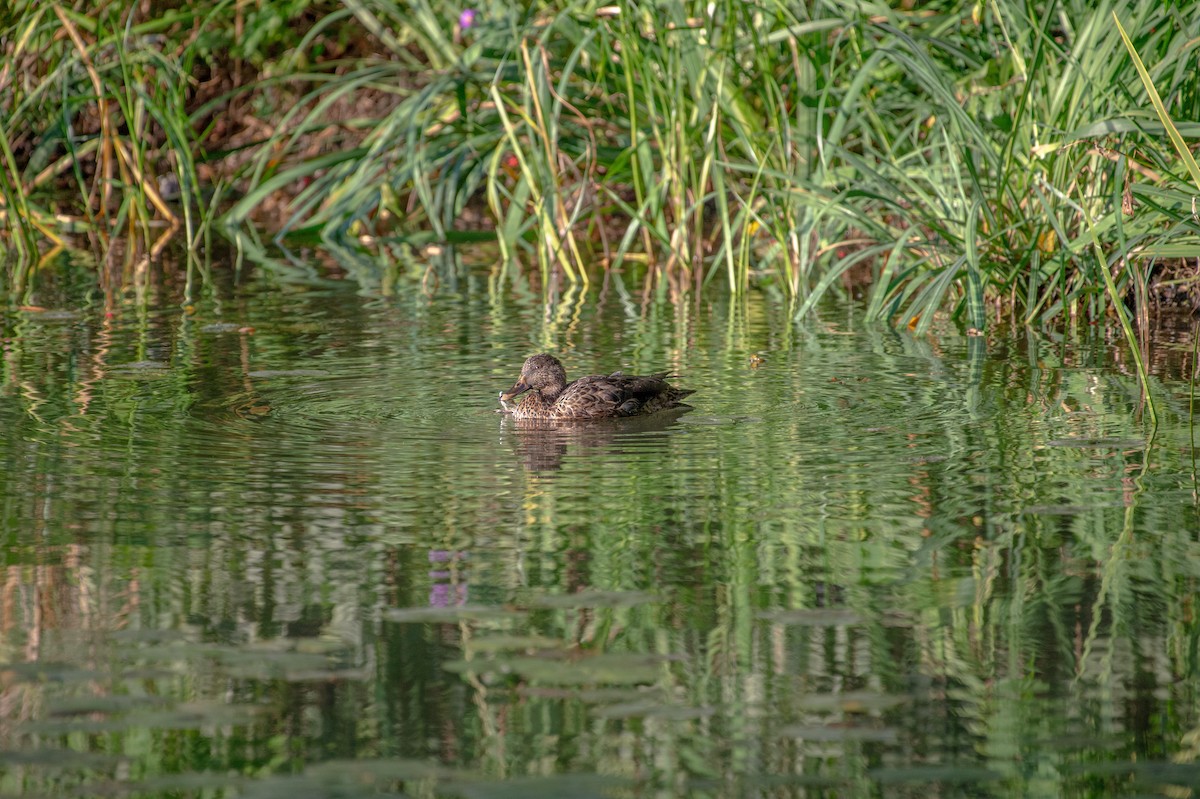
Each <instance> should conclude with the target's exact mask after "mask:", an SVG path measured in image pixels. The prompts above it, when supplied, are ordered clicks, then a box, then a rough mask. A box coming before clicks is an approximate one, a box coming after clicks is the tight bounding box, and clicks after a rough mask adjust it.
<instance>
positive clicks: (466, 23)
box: [458, 8, 478, 30]
mask: <svg viewBox="0 0 1200 799" xmlns="http://www.w3.org/2000/svg"><path fill="white" fill-rule="evenodd" d="M476 16H478V12H476V11H475V9H473V8H464V9H463V10H462V13H461V14H459V15H458V27H459V28H461V29H462V30H466V29H467V28H470V27H471V26H472V25H474V24H475V17H476Z"/></svg>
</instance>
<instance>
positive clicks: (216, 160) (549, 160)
mask: <svg viewBox="0 0 1200 799" xmlns="http://www.w3.org/2000/svg"><path fill="white" fill-rule="evenodd" d="M474 10H475V12H476V14H475V16H474V18H473V19H470V20H467V21H468V22H469V23H470V24H469V25H468V26H467V27H465V28H464V27H463V26H462V24H461V20H460V14H461V12H462V11H463V8H462V7H460V6H457V5H451V4H448V3H442V2H430V1H429V0H420V1H415V2H412V3H407V4H398V3H395V2H390V0H344V1H343V2H341V3H318V2H306V1H305V0H294V2H292V3H289V4H288V5H287V7H286V8H280V7H277V6H275V5H273V4H260V5H259V6H257V7H254V6H251V5H248V4H234V3H230V2H208V3H201V4H189V5H188V6H187V8H186V9H171V8H166V7H154V8H151V10H150V12H149V13H147V12H146V10H145V7H144V6H143V5H140V4H139V5H134V4H131V3H128V2H127V1H126V0H112V1H111V2H107V3H100V4H95V5H94V6H93V7H90V8H89V11H88V13H87V14H83V13H81V12H79V11H78V10H75V9H73V8H71V7H68V6H65V5H63V4H61V3H49V4H47V3H41V2H32V1H31V0H27V1H26V2H18V3H15V4H14V5H13V7H12V9H11V10H10V11H9V12H8V15H7V16H6V17H4V18H2V19H0V22H2V23H3V27H2V29H0V34H2V41H3V42H4V45H3V53H2V54H0V59H2V60H0V112H3V119H4V122H3V123H2V124H0V159H2V162H0V203H3V205H2V207H0V214H2V217H0V219H2V222H0V224H2V226H3V227H2V231H0V240H2V241H3V244H4V246H6V247H7V248H9V249H10V250H11V251H12V252H13V254H14V255H17V256H24V257H15V258H11V259H9V263H10V264H15V265H13V266H9V272H8V274H7V278H8V280H7V283H8V286H9V288H10V290H11V291H12V292H14V293H15V294H20V293H21V292H24V291H27V290H28V289H29V287H30V286H31V285H32V284H33V283H34V282H35V279H36V268H34V267H30V266H28V264H30V263H36V257H33V256H35V254H36V253H38V252H44V251H45V249H46V247H47V244H46V242H47V241H49V242H63V243H66V244H75V245H76V246H78V242H79V241H83V242H85V244H86V246H90V248H91V249H92V250H93V251H94V252H95V253H96V255H97V257H98V259H103V258H104V257H105V256H106V255H107V253H109V251H110V249H111V246H112V243H113V242H114V241H125V240H127V241H130V242H131V243H133V244H134V245H135V249H136V250H137V252H139V253H140V254H142V255H143V256H144V257H150V258H153V257H154V256H155V255H156V254H157V252H158V249H159V248H161V247H162V246H163V245H164V243H165V242H166V241H168V240H182V241H184V243H185V244H186V245H187V246H188V248H189V249H198V248H199V247H201V246H202V243H203V241H204V240H205V237H206V236H208V235H209V234H210V232H211V230H213V229H222V230H230V231H234V232H235V234H236V231H238V230H245V229H246V228H247V227H249V226H258V227H262V228H264V229H268V230H270V231H271V235H272V236H274V237H275V238H276V240H277V241H284V242H286V241H287V240H288V239H289V237H291V238H294V237H307V238H308V239H310V240H311V239H318V240H323V241H324V243H325V244H326V246H328V247H330V248H337V249H344V248H347V247H351V248H359V249H364V248H365V249H367V250H375V251H378V252H387V251H388V250H389V248H391V247H394V246H397V245H405V244H406V243H407V244H412V245H413V246H419V243H420V242H422V241H430V240H432V241H435V242H442V243H451V244H453V243H455V242H456V241H461V240H463V238H465V237H473V236H477V235H478V234H477V233H476V231H479V230H482V231H487V232H488V235H489V236H493V237H494V240H495V242H496V244H497V246H498V250H499V253H500V261H501V267H502V273H508V274H511V273H512V272H511V271H510V270H524V271H527V272H529V273H530V274H531V275H535V276H536V277H537V278H538V282H539V283H540V285H542V286H543V287H544V288H546V290H556V289H555V287H556V286H559V285H562V284H565V283H577V284H581V285H584V286H586V285H587V284H588V283H589V282H591V281H594V280H595V279H596V278H597V277H598V276H599V275H600V274H601V273H603V271H604V270H622V271H624V272H627V273H629V274H631V275H632V276H633V277H634V278H635V280H637V281H640V285H641V286H642V287H643V290H644V291H645V292H648V293H656V294H658V295H659V296H680V295H682V294H684V293H688V292H694V291H697V290H702V289H704V288H706V287H710V286H723V287H724V289H725V290H726V291H729V292H731V293H735V294H737V293H743V292H745V291H748V290H751V289H752V288H753V289H762V290H767V291H771V292H777V293H780V294H782V295H784V296H786V297H788V298H789V299H790V300H791V301H792V302H793V303H794V307H795V309H796V313H797V314H805V313H808V312H811V311H812V310H813V309H814V308H816V307H817V306H818V304H819V303H820V302H821V301H822V300H823V299H824V298H825V297H827V296H829V295H830V294H833V293H846V292H848V291H849V289H848V288H847V286H851V285H853V286H866V289H865V292H866V303H867V308H868V310H869V313H870V315H871V316H873V317H876V318H887V319H891V320H893V321H895V322H896V323H899V324H905V325H909V326H912V327H913V328H915V329H916V330H918V331H924V330H925V329H927V328H928V326H929V325H930V324H931V323H932V321H933V319H934V318H935V316H937V315H938V314H943V313H948V314H950V315H952V316H953V317H954V318H956V319H957V320H958V321H959V322H960V323H961V324H963V325H964V326H971V327H976V328H983V327H984V326H985V325H986V324H987V323H988V320H989V315H990V314H991V313H994V312H995V311H994V310H992V309H999V310H1003V311H1006V312H1008V313H1010V314H1012V315H1013V316H1015V317H1017V318H1019V319H1021V320H1023V321H1025V322H1027V323H1031V324H1036V323H1041V322H1044V321H1047V320H1051V319H1055V318H1062V317H1069V318H1079V317H1082V318H1088V319H1102V318H1105V317H1106V316H1108V315H1109V314H1110V313H1114V307H1115V304H1118V299H1119V298H1122V297H1125V296H1126V295H1127V294H1129V293H1130V292H1133V294H1134V295H1135V296H1144V290H1145V284H1146V277H1147V273H1148V272H1149V270H1150V269H1151V268H1152V265H1153V263H1154V260H1155V259H1156V258H1160V259H1161V258H1164V257H1172V258H1180V257H1189V258H1190V257H1196V256H1197V255H1200V248H1198V247H1197V237H1196V233H1197V231H1196V227H1197V224H1196V220H1195V219H1194V213H1193V204H1192V198H1193V197H1194V192H1195V191H1196V190H1197V189H1196V186H1195V185H1194V184H1193V183H1192V182H1191V181H1190V180H1189V175H1190V173H1189V172H1188V169H1187V167H1186V163H1187V159H1188V158H1189V157H1190V154H1189V152H1188V147H1187V143H1186V137H1188V136H1194V135H1195V134H1196V132H1197V130H1198V129H1200V128H1198V126H1196V125H1179V126H1175V125H1173V124H1172V123H1171V122H1170V120H1171V119H1181V120H1182V119H1195V118H1197V117H1198V112H1200V90H1198V89H1200V86H1198V78H1197V75H1196V73H1195V70H1194V69H1192V64H1193V63H1194V59H1195V55H1196V52H1195V51H1196V47H1197V42H1200V21H1198V20H1196V19H1194V18H1193V17H1194V15H1188V14H1184V13H1181V12H1180V11H1179V10H1178V9H1172V8H1170V7H1163V6H1161V5H1160V4H1156V3H1150V2H1107V3H1102V4H1100V5H1099V6H1095V7H1094V6H1093V5H1092V4H1090V3H1086V2H1083V0H1062V1H1061V2H1047V3H1022V2H1014V1H1013V0H994V1H993V2H990V3H986V4H978V5H975V6H972V7H966V8H964V7H961V6H960V5H959V4H951V3H947V4H926V5H922V7H921V8H920V9H918V10H905V9H900V8H894V7H891V6H888V5H884V4H878V3H859V4H853V5H848V4H843V3H832V2H810V3H807V4H805V5H803V6H797V5H795V4H785V3H781V2H774V1H773V0H764V1H763V2H760V3H757V4H745V3H741V2H734V0H717V2H712V3H709V2H699V1H698V0H690V1H689V0H663V1H662V2H656V3H630V4H623V5H620V6H601V5H599V4H597V3H595V2H569V3H565V4H554V5H541V6H529V7H527V6H525V5H521V4H514V3H510V2H505V1H503V0H493V2H489V3H488V4H486V5H483V6H480V7H478V8H476V9H474ZM1114 18H1116V19H1117V20H1119V21H1120V23H1121V24H1122V25H1123V26H1124V30H1125V31H1128V32H1129V34H1128V40H1127V41H1125V40H1123V39H1122V35H1123V34H1122V32H1121V31H1119V30H1118V28H1117V26H1114V25H1113V24H1112V20H1113V19H1114ZM1127 45H1128V46H1127ZM1135 52H1136V54H1139V55H1140V60H1139V59H1135V58H1132V57H1131V54H1133V53H1135ZM1143 63H1147V64H1151V65H1152V66H1151V67H1150V68H1146V67H1144V66H1143ZM1139 79H1140V80H1141V81H1142V82H1144V83H1145V85H1146V86H1148V87H1152V88H1153V87H1156V88H1157V94H1156V95H1154V97H1156V98H1157V99H1154V100H1152V103H1151V105H1153V110H1148V105H1147V102H1146V101H1145V99H1144V95H1143V94H1142V93H1141V92H1135V91H1134V89H1133V87H1135V86H1138V85H1139ZM1171 131H1175V133H1174V135H1173V136H1171V137H1168V136H1167V135H1164V132H1166V133H1168V134H1170V132H1171ZM165 186H169V187H171V188H175V187H178V191H177V195H178V196H176V197H172V198H166V197H164V196H163V194H164V192H163V191H162V189H163V187H165ZM1097 248H1098V251H1099V252H1100V253H1101V254H1102V256H1103V257H1102V258H1099V259H1097V258H1096V257H1095V255H1094V253H1095V251H1096V249H1097ZM448 263H452V262H448ZM21 264H26V266H20V265H21ZM447 268H452V267H447ZM1104 269H1110V270H1112V271H1111V273H1110V275H1109V277H1111V278H1112V279H1113V280H1114V281H1115V283H1114V287H1113V288H1114V290H1113V291H1108V290H1106V287H1105V284H1106V281H1105V279H1104V275H1102V274H1101V272H1103V271H1104ZM442 277H443V278H446V277H448V276H446V275H442ZM1139 290H1140V291H1141V293H1139Z"/></svg>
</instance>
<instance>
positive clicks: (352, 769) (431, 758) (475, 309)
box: [0, 274, 1200, 799]
mask: <svg viewBox="0 0 1200 799" xmlns="http://www.w3.org/2000/svg"><path fill="white" fill-rule="evenodd" d="M576 299H577V298H571V297H567V298H564V299H563V300H562V301H561V302H560V303H558V304H556V305H554V306H552V307H545V306H543V305H541V304H540V302H538V301H535V300H532V299H530V298H529V295H528V293H527V292H522V291H520V290H516V289H513V290H503V291H501V290H497V289H496V288H495V286H494V283H489V280H488V277H487V275H483V274H481V275H479V276H478V277H477V278H472V279H468V280H465V281H464V282H462V283H461V284H459V285H458V286H457V287H454V288H453V289H451V288H447V287H443V288H442V289H441V290H439V291H438V292H437V293H436V294H435V295H434V296H432V297H429V296H425V295H424V294H422V293H421V292H420V291H419V290H416V289H415V288H414V289H411V290H410V289H408V288H406V289H405V290H404V291H403V292H401V294H400V296H398V297H384V296H378V295H370V294H362V293H357V292H356V291H355V288H354V286H352V285H348V283H346V282H339V281H322V280H313V281H310V282H309V284H307V285H297V284H291V283H286V282H283V281H282V280H281V279H279V278H273V277H271V276H269V275H258V276H255V277H253V278H251V279H248V280H246V281H244V282H243V283H242V284H241V285H238V286H224V287H221V288H219V289H217V288H214V289H212V290H210V291H209V292H208V294H207V296H206V298H205V299H204V300H203V301H200V302H198V303H197V304H196V306H195V307H194V308H187V309H184V310H181V309H180V307H179V306H178V304H173V303H167V302H164V303H162V305H163V306H164V307H162V308H161V309H158V310H150V311H145V312H141V311H138V310H137V308H136V306H134V305H124V306H118V307H116V308H110V309H109V310H108V311H106V310H105V308H104V307H103V305H102V303H97V306H96V307H89V308H85V309H83V310H76V311H74V312H69V313H62V312H60V311H62V310H63V309H61V308H55V307H52V305H46V306H45V308H44V310H36V309H34V310H22V311H15V310H14V311H12V312H10V313H8V314H6V315H5V316H3V322H2V324H3V336H2V342H0V346H2V351H0V356H2V362H0V370H2V372H0V377H2V380H0V459H2V460H3V463H4V470H3V473H2V474H0V508H2V513H0V556H2V557H3V566H4V571H3V581H2V583H0V585H2V588H0V794H3V795H6V796H55V797H85V796H86V797H91V796H171V797H288V799H299V797H359V796H373V795H383V796H413V797H466V798H467V799H475V798H476V797H478V798H479V799H486V798H488V797H673V796H681V797H682V796H687V797H714V798H715V797H834V796H836V797H846V796H888V797H891V796H915V797H928V796H931V795H938V796H997V797H1025V796H1079V797H1083V796H1134V795H1163V796H1172V797H1177V796H1185V795H1189V794H1188V793H1187V789H1189V788H1192V787H1195V786H1197V785H1198V784H1200V695H1198V691H1197V685H1198V683H1197V680H1196V676H1197V668H1198V667H1197V664H1198V662H1200V651H1198V648H1200V620H1198V611H1197V607H1196V604H1195V596H1196V590H1197V585H1198V584H1200V511H1198V507H1200V505H1198V501H1197V488H1196V479H1195V476H1196V472H1195V460H1194V450H1193V448H1192V439H1191V431H1190V428H1189V424H1188V408H1189V387H1188V384H1187V382H1186V381H1185V380H1183V379H1181V378H1180V376H1179V372H1180V369H1181V367H1180V364H1184V363H1186V362H1187V361H1188V360H1189V358H1190V357H1191V353H1190V346H1191V345H1190V342H1189V341H1188V340H1186V337H1184V338H1180V339H1178V340H1176V339H1174V338H1172V337H1170V336H1161V337H1160V338H1159V340H1156V341H1155V342H1154V344H1153V347H1152V361H1153V362H1154V364H1155V371H1156V375H1155V381H1154V386H1153V388H1154V393H1155V396H1156V397H1157V399H1158V403H1159V414H1160V417H1161V425H1160V427H1159V428H1158V430H1157V433H1156V435H1155V436H1153V437H1152V436H1151V435H1150V428H1149V427H1148V426H1147V424H1146V423H1145V422H1144V421H1143V413H1142V408H1141V404H1140V401H1139V389H1138V385H1137V381H1136V379H1134V378H1132V377H1131V374H1132V371H1131V369H1130V368H1129V367H1128V363H1129V359H1128V357H1127V354H1126V353H1124V352H1123V349H1122V347H1121V346H1120V344H1119V342H1117V341H1116V340H1115V339H1113V338H1111V337H1109V338H1108V339H1106V338H1105V336H1104V335H1103V333H1102V332H1101V331H1097V330H1095V329H1084V330H1082V331H1068V332H1067V333H1064V334H1053V333H1037V334H1035V333H1032V332H1027V331H1024V330H1020V329H1017V330H1015V331H992V332H990V333H989V337H988V338H987V339H984V338H968V337H965V336H961V335H959V334H958V333H956V332H955V331H954V330H953V328H951V327H946V328H944V329H942V330H940V331H939V332H938V333H937V334H936V335H935V336H932V337H927V338H914V337H912V336H911V335H909V334H908V333H907V332H905V331H897V330H892V329H888V328H885V327H881V326H868V325H863V324H861V323H860V322H859V321H858V319H857V317H858V315H859V314H858V313H857V312H855V311H854V310H841V311H828V310H827V311H826V312H825V313H824V314H823V315H822V317H821V318H820V319H816V320H811V321H806V322H803V323H795V322H793V321H791V318H790V315H789V313H788V312H787V309H786V308H784V307H782V306H780V305H777V304H774V303H773V302H772V301H770V300H769V299H765V298H763V297H761V296H757V295H755V296H752V297H750V298H749V299H747V300H744V301H730V300H728V299H724V298H714V299H712V300H711V301H710V300H708V299H705V300H704V301H703V302H700V303H697V304H689V305H686V306H683V307H680V308H676V307H674V306H671V305H669V304H655V303H648V304H643V303H642V301H641V297H640V295H639V294H637V293H627V292H624V291H622V290H621V289H620V287H619V286H616V285H609V286H607V287H605V288H603V289H594V290H593V292H592V294H591V295H590V296H589V297H588V298H587V302H586V303H582V304H581V303H579V302H577V301H576ZM539 351H552V352H555V353H558V354H559V355H560V356H561V357H562V358H563V360H564V362H565V364H566V367H567V370H568V373H569V374H570V375H580V374H587V373H591V372H608V371H613V370H616V369H624V370H625V371H627V372H648V371H656V370H660V369H670V370H672V371H673V372H675V373H677V374H679V375H680V376H681V377H680V378H679V379H678V381H677V382H678V383H679V384H680V385H683V386H686V387H688V388H693V389H696V394H695V395H694V396H693V397H692V398H691V402H692V403H693V405H694V410H692V411H691V412H688V413H684V414H668V415H665V416H663V417H661V418H659V417H650V418H647V419H641V420H635V421H634V422H629V423H622V424H601V425H589V426H583V427H573V428H562V429H550V430H547V429H525V428H523V427H520V426H517V425H515V424H514V423H513V421H512V420H511V419H508V418H506V417H503V416H501V415H499V414H497V413H496V412H495V410H496V408H497V402H496V395H497V393H498V392H499V391H500V390H501V389H503V388H507V387H508V386H510V385H511V384H512V383H513V382H514V380H515V379H516V377H517V373H518V370H519V368H520V365H521V362H522V361H523V360H524V358H525V357H527V356H528V355H530V354H532V353H534V352H539Z"/></svg>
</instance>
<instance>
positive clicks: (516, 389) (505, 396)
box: [500, 380, 529, 402]
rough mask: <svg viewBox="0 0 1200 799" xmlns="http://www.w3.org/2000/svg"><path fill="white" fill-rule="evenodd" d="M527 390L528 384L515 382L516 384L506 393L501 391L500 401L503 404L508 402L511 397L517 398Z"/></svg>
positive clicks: (521, 381) (522, 381)
mask: <svg viewBox="0 0 1200 799" xmlns="http://www.w3.org/2000/svg"><path fill="white" fill-rule="evenodd" d="M528 390H529V384H528V383H526V382H525V381H524V380H520V381H518V382H517V384H516V385H515V386H513V387H512V388H510V389H509V390H508V391H501V392H500V399H502V400H503V401H505V402H508V401H509V400H510V399H512V398H513V397H519V396H520V395H522V394H524V393H525V392H526V391H528Z"/></svg>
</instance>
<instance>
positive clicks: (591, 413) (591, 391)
mask: <svg viewBox="0 0 1200 799" xmlns="http://www.w3.org/2000/svg"><path fill="white" fill-rule="evenodd" d="M668 377H670V375H669V374H668V373H666V372H656V373H655V374H652V375H646V376H644V377H643V376H638V375H625V374H621V373H620V372H613V373H612V374H611V375H588V376H587V377H581V378H579V379H578V380H575V381H573V382H571V383H568V382H567V372H566V370H565V369H563V365H562V363H561V362H560V361H559V360H558V358H555V357H554V356H553V355H547V354H546V353H542V354H541V355H534V356H533V357H532V358H530V359H529V360H527V361H525V365H524V366H522V367H521V377H520V379H519V380H517V384H516V385H515V386H513V387H512V388H510V389H509V390H508V391H502V392H500V404H501V405H504V408H505V410H506V411H509V412H511V413H512V415H513V418H514V419H613V418H617V417H620V416H640V415H643V414H647V413H654V412H655V411H660V410H663V409H665V408H676V407H679V406H681V405H683V402H682V400H683V398H684V397H686V396H687V395H688V394H692V393H695V392H694V391H692V390H691V389H686V388H675V387H674V386H672V385H671V384H670V383H668V382H667V378H668ZM526 391H528V392H530V393H529V395H528V396H527V397H525V399H523V400H521V402H520V403H518V404H517V406H516V407H515V408H512V409H510V408H509V407H508V406H507V405H506V404H505V403H507V402H508V401H509V400H511V399H513V398H514V397H517V396H519V395H521V394H524V393H525V392H526ZM684 407H687V406H684Z"/></svg>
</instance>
